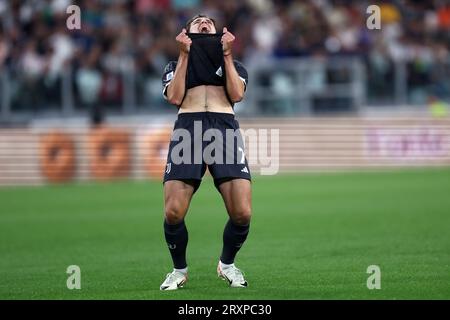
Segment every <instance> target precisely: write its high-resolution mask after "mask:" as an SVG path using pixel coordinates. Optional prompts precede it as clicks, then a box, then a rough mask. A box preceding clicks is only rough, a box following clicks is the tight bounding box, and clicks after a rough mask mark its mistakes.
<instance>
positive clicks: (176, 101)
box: [167, 92, 183, 106]
mask: <svg viewBox="0 0 450 320" xmlns="http://www.w3.org/2000/svg"><path fill="white" fill-rule="evenodd" d="M167 101H169V103H170V104H173V105H176V106H179V105H180V104H181V102H182V101H183V99H182V97H180V96H179V95H177V94H175V93H170V92H168V94H167Z"/></svg>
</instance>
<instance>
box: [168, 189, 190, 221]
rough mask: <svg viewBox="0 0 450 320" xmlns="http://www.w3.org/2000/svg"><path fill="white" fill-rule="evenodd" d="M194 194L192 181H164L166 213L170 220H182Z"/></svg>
mask: <svg viewBox="0 0 450 320" xmlns="http://www.w3.org/2000/svg"><path fill="white" fill-rule="evenodd" d="M193 194H194V186H193V185H192V183H188V182H186V181H181V180H169V181H166V182H165V183H164V213H165V217H166V219H167V220H168V222H174V223H177V222H181V220H183V219H184V217H185V216H186V213H187V211H188V209H189V204H190V202H191V199H192V195H193Z"/></svg>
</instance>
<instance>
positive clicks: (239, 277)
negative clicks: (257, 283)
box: [217, 261, 248, 288]
mask: <svg viewBox="0 0 450 320" xmlns="http://www.w3.org/2000/svg"><path fill="white" fill-rule="evenodd" d="M217 275H218V276H219V278H222V279H223V280H227V281H228V284H229V285H230V287H233V288H246V287H247V286H248V283H247V281H246V280H245V279H244V274H243V273H242V271H241V270H239V269H238V268H236V266H235V265H234V264H233V265H231V266H230V267H228V268H221V266H220V261H219V264H218V265H217Z"/></svg>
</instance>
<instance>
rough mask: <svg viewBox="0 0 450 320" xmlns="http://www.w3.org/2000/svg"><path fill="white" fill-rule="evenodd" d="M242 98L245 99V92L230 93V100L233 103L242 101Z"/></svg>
mask: <svg viewBox="0 0 450 320" xmlns="http://www.w3.org/2000/svg"><path fill="white" fill-rule="evenodd" d="M242 99H244V93H240V92H236V93H234V94H232V95H230V100H231V101H232V102H233V103H238V102H240V101H242Z"/></svg>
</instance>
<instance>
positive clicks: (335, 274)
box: [0, 169, 450, 300]
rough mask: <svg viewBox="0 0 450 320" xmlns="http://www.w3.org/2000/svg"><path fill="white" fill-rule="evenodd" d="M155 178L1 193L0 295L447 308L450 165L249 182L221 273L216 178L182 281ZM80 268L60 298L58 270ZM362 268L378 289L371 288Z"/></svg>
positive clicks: (206, 191)
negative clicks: (424, 303)
mask: <svg viewBox="0 0 450 320" xmlns="http://www.w3.org/2000/svg"><path fill="white" fill-rule="evenodd" d="M162 199H163V195H162V186H161V183H159V182H115V183H97V184H73V185H64V186H47V187H22V188H2V189H0V298H1V299H233V300H234V299H449V298H450V169H428V170H403V171H390V172H368V173H357V172H355V173H327V174H302V175H280V176H272V177H255V178H254V183H253V220H252V225H251V231H250V235H249V238H248V240H247V243H246V244H245V246H244V247H243V248H242V250H241V251H240V253H239V255H238V257H237V260H236V264H237V266H238V267H240V268H241V269H242V270H243V271H244V272H245V274H246V278H247V280H248V282H249V287H248V288H246V289H235V288H229V287H227V285H226V283H225V282H224V281H222V280H219V279H218V278H217V275H216V265H217V261H218V257H219V254H220V250H221V241H222V230H223V227H224V224H225V222H226V220H227V215H226V213H225V210H224V207H223V203H222V200H221V198H220V195H219V194H218V193H217V192H216V190H215V188H214V186H213V184H212V182H211V178H210V177H206V178H205V179H204V181H203V183H202V185H201V187H200V189H199V191H198V192H197V194H196V195H195V197H194V200H193V202H192V204H191V208H190V211H189V214H188V216H187V219H186V223H187V226H188V230H189V246H188V263H189V270H190V272H189V275H190V279H189V282H188V283H187V284H186V286H185V287H184V288H182V289H181V290H177V291H173V292H161V291H159V285H160V283H161V282H162V280H163V279H164V276H165V274H166V273H167V272H169V271H170V270H171V260H170V256H169V252H168V249H167V247H166V245H165V242H164V236H163V230H162V221H163V220H162V219H163V218H162V217H163V202H162ZM69 265H78V266H79V267H80V268H81V290H68V289H67V287H66V280H67V277H68V276H69V275H68V274H66V268H67V267H68V266H69ZM369 265H378V266H379V267H380V268H381V289H380V290H369V289H367V286H366V281H367V278H368V277H369V274H367V273H366V271H367V267H368V266H369Z"/></svg>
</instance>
